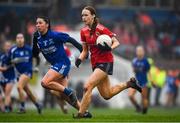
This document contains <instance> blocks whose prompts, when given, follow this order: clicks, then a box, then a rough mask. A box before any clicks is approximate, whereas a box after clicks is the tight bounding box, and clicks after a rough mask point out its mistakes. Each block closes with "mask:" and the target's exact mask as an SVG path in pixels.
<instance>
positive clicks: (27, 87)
mask: <svg viewBox="0 0 180 123" xmlns="http://www.w3.org/2000/svg"><path fill="white" fill-rule="evenodd" d="M27 81H29V80H27ZM24 91H25V92H26V94H27V95H28V97H29V98H30V100H31V101H32V102H33V103H34V105H35V106H36V108H37V111H38V113H39V114H41V112H42V106H41V105H40V104H39V103H38V100H37V98H36V97H35V96H34V94H33V93H32V91H31V89H30V87H29V84H28V83H27V84H26V85H25V87H24Z"/></svg>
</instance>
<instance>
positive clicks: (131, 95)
mask: <svg viewBox="0 0 180 123" xmlns="http://www.w3.org/2000/svg"><path fill="white" fill-rule="evenodd" d="M135 94H136V90H135V89H133V88H129V90H128V96H129V99H130V101H131V102H132V104H133V105H134V107H135V108H136V111H137V112H140V111H141V107H140V106H139V104H138V103H137V101H136V99H135Z"/></svg>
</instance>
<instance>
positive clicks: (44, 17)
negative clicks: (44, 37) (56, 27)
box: [36, 16, 51, 29]
mask: <svg viewBox="0 0 180 123" xmlns="http://www.w3.org/2000/svg"><path fill="white" fill-rule="evenodd" d="M37 18H41V19H43V20H44V21H45V22H46V23H47V24H48V25H49V26H48V29H51V23H50V19H49V18H48V17H46V16H38V17H37ZM37 18H36V19H37Z"/></svg>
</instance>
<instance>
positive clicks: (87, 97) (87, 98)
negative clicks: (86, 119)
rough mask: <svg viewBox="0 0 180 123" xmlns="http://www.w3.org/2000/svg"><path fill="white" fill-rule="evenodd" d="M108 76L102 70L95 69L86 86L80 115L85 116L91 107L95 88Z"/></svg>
mask: <svg viewBox="0 0 180 123" xmlns="http://www.w3.org/2000/svg"><path fill="white" fill-rule="evenodd" d="M106 76H107V74H106V73H104V72H103V71H101V70H100V69H95V70H94V72H93V73H92V74H91V75H90V77H89V79H88V80H87V82H86V84H85V86H84V95H83V98H82V101H81V106H80V109H79V114H80V115H83V114H84V113H85V112H86V110H87V109H88V107H89V104H90V102H91V96H92V90H93V88H94V87H96V86H97V85H98V84H99V83H100V82H101V80H102V79H104V78H105V77H106Z"/></svg>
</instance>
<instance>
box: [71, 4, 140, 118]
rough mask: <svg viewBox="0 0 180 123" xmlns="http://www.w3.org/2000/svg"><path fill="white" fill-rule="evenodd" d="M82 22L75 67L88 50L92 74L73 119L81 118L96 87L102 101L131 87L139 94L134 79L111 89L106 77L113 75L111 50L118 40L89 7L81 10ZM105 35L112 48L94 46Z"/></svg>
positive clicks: (138, 88)
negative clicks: (107, 36) (80, 45)
mask: <svg viewBox="0 0 180 123" xmlns="http://www.w3.org/2000/svg"><path fill="white" fill-rule="evenodd" d="M82 21H83V22H84V23H85V27H84V28H82V29H81V41H82V45H83V51H82V52H81V54H80V56H79V58H78V59H77V60H76V62H75V65H76V67H79V65H80V64H81V62H82V61H83V60H84V59H85V58H86V56H87V54H88V49H89V50H90V52H91V64H92V69H93V73H92V74H91V75H90V76H89V78H88V79H87V81H86V83H85V85H84V95H83V99H82V102H81V105H80V109H79V112H78V114H77V116H74V118H83V117H82V116H83V114H84V113H85V111H86V110H87V109H88V107H89V104H90V102H91V95H92V90H93V89H94V88H95V87H97V89H98V91H99V93H100V94H101V96H102V97H103V98H104V99H106V100H107V99H110V98H111V97H113V96H114V95H116V94H118V93H119V92H121V91H122V90H124V89H127V88H129V87H132V88H134V89H137V90H138V91H140V92H141V88H140V87H139V86H138V85H137V84H136V80H135V78H134V77H133V78H131V79H130V80H129V81H127V82H124V83H120V84H118V85H116V86H113V87H111V84H110V80H109V77H108V75H112V73H113V55H112V52H111V51H112V50H113V49H115V48H116V47H118V46H119V42H118V40H117V39H116V38H115V34H113V33H112V32H111V31H110V30H109V29H107V28H106V27H104V26H103V25H101V24H100V23H98V20H97V17H96V11H95V9H94V8H93V7H91V6H86V7H85V8H84V9H83V10H82ZM101 34H106V35H109V36H110V37H111V38H112V46H111V47H109V46H108V45H107V44H106V43H105V45H104V46H102V45H100V44H98V45H96V39H97V37H98V36H99V35H101Z"/></svg>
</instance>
